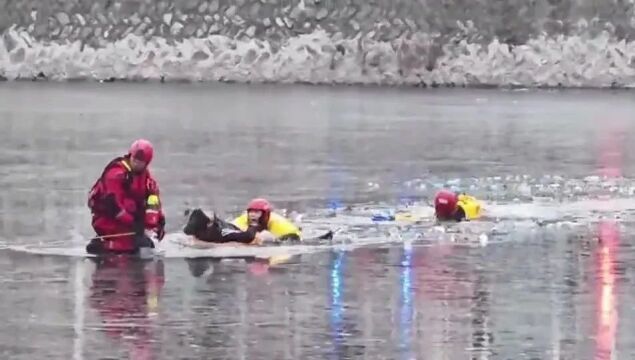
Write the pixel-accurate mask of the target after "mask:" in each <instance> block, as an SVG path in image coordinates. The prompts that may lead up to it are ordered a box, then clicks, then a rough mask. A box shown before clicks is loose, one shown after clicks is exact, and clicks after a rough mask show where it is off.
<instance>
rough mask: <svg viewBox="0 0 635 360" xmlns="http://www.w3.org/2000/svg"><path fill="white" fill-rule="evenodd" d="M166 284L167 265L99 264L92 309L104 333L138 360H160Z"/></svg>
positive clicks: (104, 261)
mask: <svg viewBox="0 0 635 360" xmlns="http://www.w3.org/2000/svg"><path fill="white" fill-rule="evenodd" d="M164 284H165V275H164V265H163V261H160V260H159V261H151V262H146V261H138V260H133V259H128V258H126V257H113V258H108V259H101V260H97V261H96V269H95V271H94V273H93V275H92V286H91V287H90V297H89V300H90V301H89V302H90V307H91V308H92V309H94V310H95V311H97V313H98V314H99V316H100V318H101V320H102V326H100V328H99V330H100V332H103V333H104V334H106V335H107V337H108V338H109V339H111V341H113V345H114V346H113V347H112V348H115V349H119V351H120V352H123V353H124V354H128V355H126V357H127V358H130V359H134V360H151V359H156V358H157V357H156V353H157V352H158V349H157V346H159V345H160V343H159V342H158V341H157V339H156V335H157V334H156V329H157V324H156V318H157V316H158V313H159V297H160V295H161V290H162V289H163V287H164Z"/></svg>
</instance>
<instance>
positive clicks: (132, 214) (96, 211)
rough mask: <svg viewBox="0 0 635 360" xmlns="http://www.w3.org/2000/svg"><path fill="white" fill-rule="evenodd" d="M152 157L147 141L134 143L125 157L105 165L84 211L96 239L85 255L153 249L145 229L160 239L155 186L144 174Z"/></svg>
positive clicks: (162, 219)
mask: <svg viewBox="0 0 635 360" xmlns="http://www.w3.org/2000/svg"><path fill="white" fill-rule="evenodd" d="M153 155H154V149H153V147H152V144H151V143H150V142H149V141H148V140H144V139H139V140H136V141H135V142H134V143H132V145H131V146H130V150H129V152H128V154H126V155H124V156H121V157H117V158H115V159H113V160H112V161H110V162H109V163H108V165H106V167H105V169H104V170H103V172H102V174H101V176H100V177H99V179H97V181H96V182H95V184H94V185H93V187H92V188H91V190H90V193H89V195H88V207H89V208H90V210H91V213H92V226H93V229H94V230H95V232H96V233H97V236H96V237H95V238H93V239H91V240H90V242H89V243H88V245H87V246H86V251H87V252H88V253H89V254H95V255H100V254H136V253H138V251H139V249H140V248H143V247H148V248H154V243H153V242H152V240H151V239H150V238H148V237H147V236H146V235H145V230H146V229H147V230H153V231H155V233H156V235H157V238H158V239H159V241H160V240H162V239H163V236H164V235H165V230H164V229H165V216H164V214H163V210H162V206H161V200H160V199H159V186H158V184H157V182H156V181H155V180H154V178H153V177H152V175H151V174H150V171H149V170H148V166H149V165H150V162H152V157H153Z"/></svg>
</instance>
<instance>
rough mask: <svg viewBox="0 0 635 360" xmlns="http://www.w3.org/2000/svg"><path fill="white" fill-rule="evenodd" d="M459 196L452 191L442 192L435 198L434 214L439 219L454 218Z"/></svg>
mask: <svg viewBox="0 0 635 360" xmlns="http://www.w3.org/2000/svg"><path fill="white" fill-rule="evenodd" d="M458 202H459V196H458V195H457V194H456V193H454V192H452V191H450V190H441V191H439V192H438V193H437V194H436V196H435V197H434V212H435V214H436V216H437V218H441V219H445V218H451V217H453V216H454V213H455V212H456V209H457V204H458Z"/></svg>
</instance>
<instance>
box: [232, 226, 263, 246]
mask: <svg viewBox="0 0 635 360" xmlns="http://www.w3.org/2000/svg"><path fill="white" fill-rule="evenodd" d="M258 239H259V237H258V234H257V233H256V230H255V229H253V228H249V229H247V231H236V232H231V233H229V234H227V235H223V243H228V242H234V243H241V244H251V243H253V242H254V241H256V242H258V241H257V240H258Z"/></svg>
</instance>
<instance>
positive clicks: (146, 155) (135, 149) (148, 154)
mask: <svg viewBox="0 0 635 360" xmlns="http://www.w3.org/2000/svg"><path fill="white" fill-rule="evenodd" d="M128 155H129V156H130V166H131V167H132V171H134V172H142V171H143V170H145V169H146V167H148V165H150V163H151V162H152V157H153V156H154V147H153V146H152V143H150V141H148V140H145V139H139V140H136V141H135V142H133V143H132V145H130V150H129V151H128Z"/></svg>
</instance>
